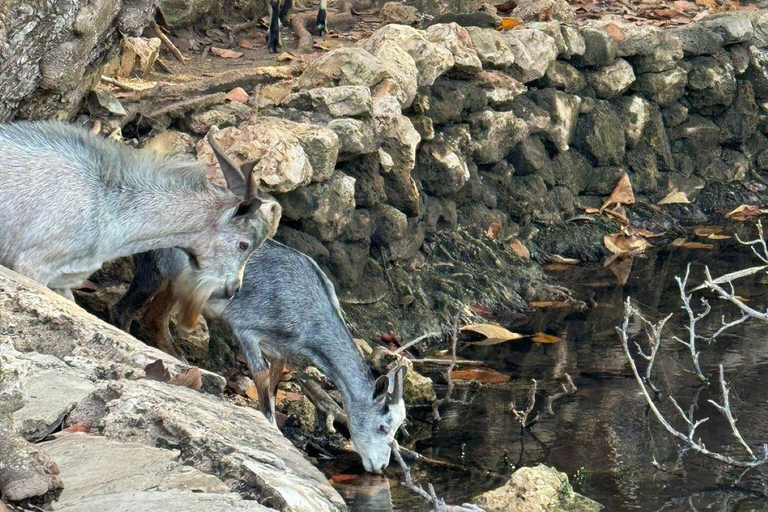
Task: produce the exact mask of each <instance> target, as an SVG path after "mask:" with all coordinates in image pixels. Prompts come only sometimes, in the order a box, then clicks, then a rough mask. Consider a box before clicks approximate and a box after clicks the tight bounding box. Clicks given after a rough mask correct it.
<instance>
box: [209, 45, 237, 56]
mask: <svg viewBox="0 0 768 512" xmlns="http://www.w3.org/2000/svg"><path fill="white" fill-rule="evenodd" d="M211 53H212V54H214V55H216V56H217V57H221V58H222V59H238V58H240V57H242V56H243V55H244V54H243V52H236V51H234V50H227V49H226V48H218V47H216V46H211Z"/></svg>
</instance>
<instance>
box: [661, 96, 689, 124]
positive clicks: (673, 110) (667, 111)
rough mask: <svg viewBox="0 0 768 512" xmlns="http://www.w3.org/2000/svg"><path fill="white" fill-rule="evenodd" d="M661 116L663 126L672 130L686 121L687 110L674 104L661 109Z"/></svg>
mask: <svg viewBox="0 0 768 512" xmlns="http://www.w3.org/2000/svg"><path fill="white" fill-rule="evenodd" d="M661 115H662V116H663V117H664V125H665V126H667V127H668V128H673V127H675V126H679V125H681V124H683V123H684V122H685V120H686V119H688V108H687V107H684V106H683V105H682V104H681V103H678V102H675V103H672V104H671V105H667V106H666V107H664V108H663V109H661Z"/></svg>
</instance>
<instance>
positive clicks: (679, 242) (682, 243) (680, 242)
mask: <svg viewBox="0 0 768 512" xmlns="http://www.w3.org/2000/svg"><path fill="white" fill-rule="evenodd" d="M670 245H672V247H680V248H682V249H704V250H712V249H714V248H715V246H714V245H712V244H705V243H702V242H689V241H687V240H686V239H685V238H677V239H675V240H673V241H672V244H670Z"/></svg>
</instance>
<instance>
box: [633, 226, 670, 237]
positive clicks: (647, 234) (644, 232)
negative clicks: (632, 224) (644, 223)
mask: <svg viewBox="0 0 768 512" xmlns="http://www.w3.org/2000/svg"><path fill="white" fill-rule="evenodd" d="M626 234H628V235H637V236H642V237H643V238H658V237H660V236H664V233H654V232H653V231H648V230H647V229H643V228H639V229H630V230H628V232H626Z"/></svg>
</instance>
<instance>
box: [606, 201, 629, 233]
mask: <svg viewBox="0 0 768 512" xmlns="http://www.w3.org/2000/svg"><path fill="white" fill-rule="evenodd" d="M603 213H604V214H606V215H607V216H608V217H613V218H614V219H615V220H616V221H617V222H618V223H619V224H621V225H622V227H624V228H626V227H628V226H629V219H628V218H627V210H625V209H624V208H623V207H622V206H621V205H616V207H615V208H606V209H605V210H603Z"/></svg>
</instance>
